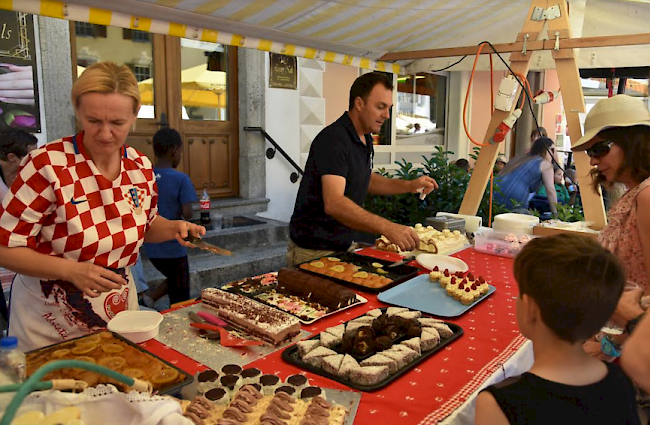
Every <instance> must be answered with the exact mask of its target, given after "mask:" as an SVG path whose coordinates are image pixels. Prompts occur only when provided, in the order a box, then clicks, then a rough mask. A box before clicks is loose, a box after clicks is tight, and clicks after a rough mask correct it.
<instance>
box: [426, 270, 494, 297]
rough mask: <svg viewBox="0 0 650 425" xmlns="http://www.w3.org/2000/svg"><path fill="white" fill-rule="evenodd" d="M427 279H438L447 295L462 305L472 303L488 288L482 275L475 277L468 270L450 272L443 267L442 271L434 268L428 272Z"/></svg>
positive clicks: (483, 294)
mask: <svg viewBox="0 0 650 425" xmlns="http://www.w3.org/2000/svg"><path fill="white" fill-rule="evenodd" d="M436 269H437V267H436ZM429 279H430V280H431V281H434V282H435V281H438V282H439V283H440V286H441V287H443V288H444V289H445V292H446V293H447V295H449V296H450V297H452V298H454V299H456V300H457V301H460V302H461V303H463V304H464V305H470V304H472V303H474V302H475V301H476V300H478V299H480V298H481V297H483V296H485V295H486V294H487V293H488V291H489V290H490V287H489V285H488V283H487V281H486V280H485V279H484V278H483V277H482V276H479V277H478V278H476V277H475V276H474V275H473V274H472V273H470V272H456V273H453V274H451V273H450V272H449V270H448V269H445V270H444V271H443V272H441V271H440V270H435V269H434V270H432V271H431V273H429Z"/></svg>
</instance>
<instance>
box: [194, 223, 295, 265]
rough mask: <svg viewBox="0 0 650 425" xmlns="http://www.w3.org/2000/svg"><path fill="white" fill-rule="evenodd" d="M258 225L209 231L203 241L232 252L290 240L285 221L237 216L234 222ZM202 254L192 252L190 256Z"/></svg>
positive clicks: (196, 251)
mask: <svg viewBox="0 0 650 425" xmlns="http://www.w3.org/2000/svg"><path fill="white" fill-rule="evenodd" d="M253 220H254V221H256V222H257V223H255V224H251V225H247V226H243V227H231V228H226V229H213V230H208V231H207V232H206V234H205V236H204V237H203V239H204V240H205V241H206V242H208V243H211V244H213V245H217V246H219V247H221V248H225V249H227V250H230V251H233V252H235V251H239V250H241V249H246V248H250V247H261V246H268V245H274V244H278V243H285V244H286V243H287V242H288V240H289V225H288V224H287V223H285V222H283V221H277V220H272V219H269V218H263V217H257V216H235V217H234V222H235V224H237V222H242V221H244V222H246V221H248V222H252V221H253ZM198 252H200V250H191V252H190V253H189V255H190V256H191V255H193V254H196V253H198Z"/></svg>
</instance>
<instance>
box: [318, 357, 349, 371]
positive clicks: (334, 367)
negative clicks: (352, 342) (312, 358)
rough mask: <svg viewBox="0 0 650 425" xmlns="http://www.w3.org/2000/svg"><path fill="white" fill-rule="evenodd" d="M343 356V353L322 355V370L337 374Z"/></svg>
mask: <svg viewBox="0 0 650 425" xmlns="http://www.w3.org/2000/svg"><path fill="white" fill-rule="evenodd" d="M344 357H345V355H343V354H335V355H333V356H327V357H324V358H323V363H322V367H323V370H324V371H325V372H327V373H331V374H332V375H336V376H339V369H341V363H343V358H344Z"/></svg>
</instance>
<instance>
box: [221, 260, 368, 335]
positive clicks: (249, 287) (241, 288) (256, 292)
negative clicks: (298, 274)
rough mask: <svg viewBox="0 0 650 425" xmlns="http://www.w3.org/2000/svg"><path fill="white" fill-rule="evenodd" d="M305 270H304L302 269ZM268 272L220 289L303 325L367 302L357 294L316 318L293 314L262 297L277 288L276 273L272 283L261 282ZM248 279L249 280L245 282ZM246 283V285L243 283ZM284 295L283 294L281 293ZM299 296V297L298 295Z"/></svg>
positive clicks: (228, 284)
mask: <svg viewBox="0 0 650 425" xmlns="http://www.w3.org/2000/svg"><path fill="white" fill-rule="evenodd" d="M301 271H304V272H306V270H302V269H301ZM269 274H270V273H267V274H266V275H260V276H255V277H253V278H250V279H240V280H235V281H233V282H229V283H227V284H225V285H224V286H222V287H221V290H222V291H226V292H230V293H231V294H237V295H241V296H244V297H247V298H251V299H253V300H255V301H257V302H259V303H262V304H266V305H268V306H269V307H272V308H275V309H277V310H280V311H283V312H285V313H287V314H290V315H291V316H293V317H295V318H296V319H298V320H300V323H302V324H304V325H311V324H312V323H314V322H315V321H317V320H320V319H322V318H324V317H327V316H329V315H331V314H335V313H338V312H340V311H343V310H346V309H348V308H351V307H354V306H356V305H357V304H363V303H366V302H368V300H367V299H365V298H363V297H362V296H360V295H358V294H357V297H356V298H355V300H354V302H352V303H351V304H348V305H345V306H342V307H340V308H337V309H336V310H331V311H329V312H328V313H326V314H325V315H324V316H321V317H316V318H309V317H305V316H300V315H298V314H295V313H293V312H291V311H289V310H285V309H283V308H282V307H281V306H278V305H274V304H271V303H269V302H267V301H266V300H264V299H263V295H264V294H265V293H267V292H271V291H272V290H274V289H277V287H278V280H277V274H276V275H275V277H274V280H275V281H274V282H273V283H267V284H262V283H261V280H262V279H263V278H264V277H266V276H267V275H269ZM247 281H250V282H247ZM244 283H246V285H243V284H244ZM283 295H284V294H283ZM298 298H299V297H298Z"/></svg>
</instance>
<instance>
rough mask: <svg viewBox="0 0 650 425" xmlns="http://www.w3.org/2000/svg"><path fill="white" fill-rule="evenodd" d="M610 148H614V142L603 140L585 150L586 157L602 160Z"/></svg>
mask: <svg viewBox="0 0 650 425" xmlns="http://www.w3.org/2000/svg"><path fill="white" fill-rule="evenodd" d="M612 146H614V142H612V141H611V140H603V141H601V142H598V143H596V144H595V145H593V146H592V147H590V148H589V149H586V150H585V152H586V153H587V155H589V157H590V158H602V157H603V156H605V155H607V154H608V153H609V151H610V150H611V149H612Z"/></svg>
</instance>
